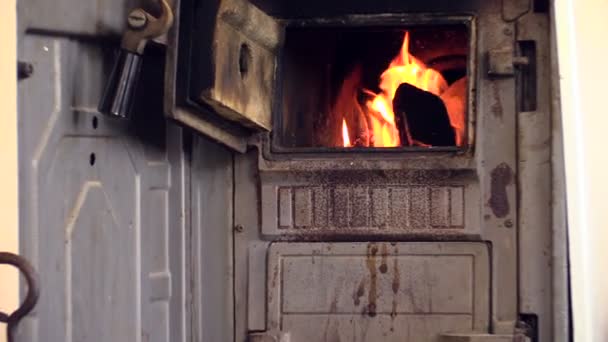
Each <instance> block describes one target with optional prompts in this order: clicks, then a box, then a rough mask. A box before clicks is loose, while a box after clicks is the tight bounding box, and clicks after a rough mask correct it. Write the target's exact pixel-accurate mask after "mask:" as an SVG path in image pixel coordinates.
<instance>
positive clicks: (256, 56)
mask: <svg viewBox="0 0 608 342" xmlns="http://www.w3.org/2000/svg"><path fill="white" fill-rule="evenodd" d="M282 34H283V29H282V27H281V25H280V24H279V23H278V22H277V21H276V20H275V19H274V18H272V17H270V16H268V15H266V14H265V13H264V12H262V11H261V10H259V9H258V8H257V7H255V6H254V5H252V4H250V2H249V1H246V0H204V1H194V0H181V1H177V4H176V25H175V27H174V30H173V32H171V33H170V34H169V38H168V47H169V49H168V55H167V63H168V64H167V74H166V81H167V82H166V89H165V113H166V114H167V116H168V117H170V118H172V119H174V120H176V121H178V122H179V123H181V124H183V125H185V126H187V127H189V128H192V129H194V130H195V131H197V132H198V133H201V134H203V135H205V136H208V137H210V138H212V139H213V140H216V141H218V142H220V143H222V144H224V145H226V146H228V147H230V148H232V149H234V150H236V151H239V152H244V151H245V150H246V148H247V142H248V139H250V137H251V136H252V135H253V134H254V133H257V132H264V131H270V130H271V128H272V120H271V112H272V111H271V104H272V98H273V87H274V83H275V82H274V79H275V69H276V60H277V58H276V52H277V50H278V46H279V45H280V43H281V41H282Z"/></svg>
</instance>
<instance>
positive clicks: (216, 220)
mask: <svg viewBox="0 0 608 342" xmlns="http://www.w3.org/2000/svg"><path fill="white" fill-rule="evenodd" d="M191 176H192V178H191V187H190V188H191V195H190V196H191V203H192V214H191V217H192V222H191V229H189V235H188V237H187V245H188V247H187V254H188V260H187V265H188V283H189V284H190V290H191V293H189V295H188V301H187V306H188V310H189V311H190V312H191V322H190V324H191V326H190V329H189V331H188V341H203V342H213V341H218V342H220V341H233V338H234V337H233V334H234V299H233V298H234V293H233V286H232V284H233V272H232V269H233V267H232V264H233V229H232V227H233V224H232V222H233V214H234V213H233V205H232V203H233V188H234V187H233V176H234V175H233V159H232V153H231V152H230V151H229V150H228V149H226V148H225V147H223V146H220V145H219V144H217V143H215V142H212V141H210V140H208V139H206V138H195V139H194V144H193V148H192V169H191Z"/></svg>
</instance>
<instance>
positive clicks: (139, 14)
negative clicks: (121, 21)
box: [127, 8, 148, 30]
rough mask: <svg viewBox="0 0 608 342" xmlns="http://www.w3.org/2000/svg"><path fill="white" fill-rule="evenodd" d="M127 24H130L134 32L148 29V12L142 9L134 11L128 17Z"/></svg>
mask: <svg viewBox="0 0 608 342" xmlns="http://www.w3.org/2000/svg"><path fill="white" fill-rule="evenodd" d="M127 23H128V24H129V27H130V28H132V29H134V30H139V29H142V28H144V27H146V25H147V24H148V17H147V16H146V12H145V11H144V10H142V9H140V8H138V9H135V10H133V11H132V12H131V13H129V16H128V17H127Z"/></svg>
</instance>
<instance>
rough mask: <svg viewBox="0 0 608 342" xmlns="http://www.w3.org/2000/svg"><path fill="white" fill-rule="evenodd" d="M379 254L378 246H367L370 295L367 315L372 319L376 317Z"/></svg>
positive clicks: (368, 296)
mask: <svg viewBox="0 0 608 342" xmlns="http://www.w3.org/2000/svg"><path fill="white" fill-rule="evenodd" d="M377 254H378V246H376V245H375V244H373V243H370V244H369V245H368V246H367V260H366V263H367V269H368V271H369V293H368V295H367V301H368V304H367V314H368V315H369V316H370V317H375V316H376V299H377V295H378V293H377V291H378V289H377V286H378V273H377V271H376V255H377Z"/></svg>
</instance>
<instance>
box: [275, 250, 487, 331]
mask: <svg viewBox="0 0 608 342" xmlns="http://www.w3.org/2000/svg"><path fill="white" fill-rule="evenodd" d="M267 276H268V279H267V285H268V291H267V317H268V323H267V324H268V330H267V331H269V332H270V334H273V332H274V334H275V337H276V338H278V337H279V336H283V337H282V338H283V339H284V340H285V339H288V340H289V341H292V342H298V341H311V342H316V341H370V342H371V341H380V340H381V341H434V340H436V339H437V338H439V336H440V335H441V333H449V332H459V333H468V332H487V330H488V324H489V322H488V317H489V291H490V284H489V257H488V249H487V246H486V245H485V244H483V243H458V242H454V243H453V242H447V243H421V242H410V243H274V244H272V245H271V246H270V249H269V253H268V272H267ZM404 338H405V339H404Z"/></svg>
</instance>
